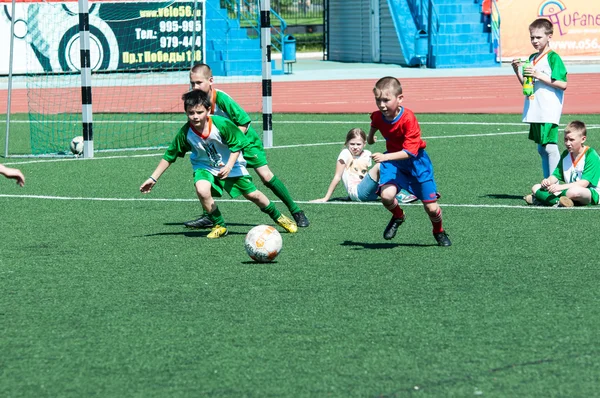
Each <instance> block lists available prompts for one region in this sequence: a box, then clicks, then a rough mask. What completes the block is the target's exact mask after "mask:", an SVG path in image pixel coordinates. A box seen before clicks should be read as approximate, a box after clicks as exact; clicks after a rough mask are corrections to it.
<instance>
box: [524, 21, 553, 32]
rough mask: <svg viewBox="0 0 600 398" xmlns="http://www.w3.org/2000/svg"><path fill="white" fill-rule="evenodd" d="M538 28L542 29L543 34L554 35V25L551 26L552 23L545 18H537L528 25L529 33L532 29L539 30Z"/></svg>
mask: <svg viewBox="0 0 600 398" xmlns="http://www.w3.org/2000/svg"><path fill="white" fill-rule="evenodd" d="M540 28H541V29H544V32H545V33H546V35H551V34H553V33H554V25H552V22H550V21H549V20H548V19H546V18H538V19H536V20H535V21H533V22H532V23H531V24H530V25H529V30H530V31H531V30H533V29H540Z"/></svg>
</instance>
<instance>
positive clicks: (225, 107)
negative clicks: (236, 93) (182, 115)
mask: <svg viewBox="0 0 600 398" xmlns="http://www.w3.org/2000/svg"><path fill="white" fill-rule="evenodd" d="M212 83H213V76H212V71H211V69H210V67H209V66H208V65H206V64H202V63H199V64H196V65H194V66H193V67H192V69H191V70H190V85H191V87H192V89H193V90H200V91H204V92H205V93H207V94H208V95H209V96H210V99H211V103H212V108H211V109H210V114H212V115H219V116H223V117H226V118H227V119H229V120H231V121H232V122H233V123H234V124H235V125H236V126H238V127H239V128H240V130H241V131H242V132H244V134H246V138H247V139H248V141H249V145H248V146H247V147H245V148H244V149H243V151H242V152H243V155H244V158H245V159H246V162H247V165H246V166H247V167H248V168H253V169H254V171H256V174H258V176H259V177H260V179H261V181H262V182H263V184H265V186H266V187H267V188H269V189H270V190H271V191H272V192H273V193H274V194H275V195H276V196H277V197H278V198H279V199H281V201H282V202H283V203H284V204H285V205H286V206H287V208H288V209H289V210H290V213H291V214H292V216H293V217H294V220H295V221H296V224H297V225H298V226H299V227H308V225H309V221H308V218H306V215H305V214H304V212H303V211H302V209H300V207H298V205H297V204H296V202H294V199H292V196H291V195H290V193H289V191H288V189H287V188H286V186H285V185H284V184H283V182H281V180H279V179H278V178H277V176H275V175H274V174H273V172H272V171H271V169H270V168H269V165H268V164H267V155H266V154H265V149H264V148H263V144H262V141H261V140H260V137H259V135H258V134H257V133H256V131H255V130H254V128H253V127H252V126H251V125H250V122H251V119H250V116H248V114H247V113H246V112H245V111H244V110H243V109H242V107H241V106H239V105H238V104H237V103H236V102H235V101H234V100H233V98H231V97H230V96H229V95H227V94H226V93H224V92H223V91H221V90H217V89H214V88H213V87H212ZM184 225H185V226H186V227H188V228H208V227H211V226H212V224H211V223H210V220H208V219H207V217H206V214H204V215H202V217H200V218H198V219H196V220H191V221H187V222H185V223H184Z"/></svg>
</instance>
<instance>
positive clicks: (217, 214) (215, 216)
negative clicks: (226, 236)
mask: <svg viewBox="0 0 600 398" xmlns="http://www.w3.org/2000/svg"><path fill="white" fill-rule="evenodd" d="M206 215H207V216H208V218H210V221H212V222H213V224H214V225H220V226H222V227H227V225H225V220H224V219H223V215H221V210H219V208H218V207H215V211H213V212H212V213H209V212H206Z"/></svg>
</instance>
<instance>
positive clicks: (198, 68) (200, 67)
mask: <svg viewBox="0 0 600 398" xmlns="http://www.w3.org/2000/svg"><path fill="white" fill-rule="evenodd" d="M190 72H192V73H199V72H202V74H203V75H204V76H206V77H212V70H211V69H210V66H208V65H207V64H204V63H202V62H198V63H197V64H194V66H192V69H191V70H190Z"/></svg>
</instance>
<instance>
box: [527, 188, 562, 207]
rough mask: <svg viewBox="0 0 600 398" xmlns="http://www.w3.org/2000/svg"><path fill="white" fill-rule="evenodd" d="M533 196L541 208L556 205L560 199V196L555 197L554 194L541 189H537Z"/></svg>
mask: <svg viewBox="0 0 600 398" xmlns="http://www.w3.org/2000/svg"><path fill="white" fill-rule="evenodd" d="M533 196H534V198H535V199H536V200H537V201H539V203H540V204H541V205H542V206H554V205H558V200H559V198H560V196H556V195H555V194H553V193H550V192H548V191H546V190H543V189H538V190H537V191H535V194H534V195H533Z"/></svg>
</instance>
